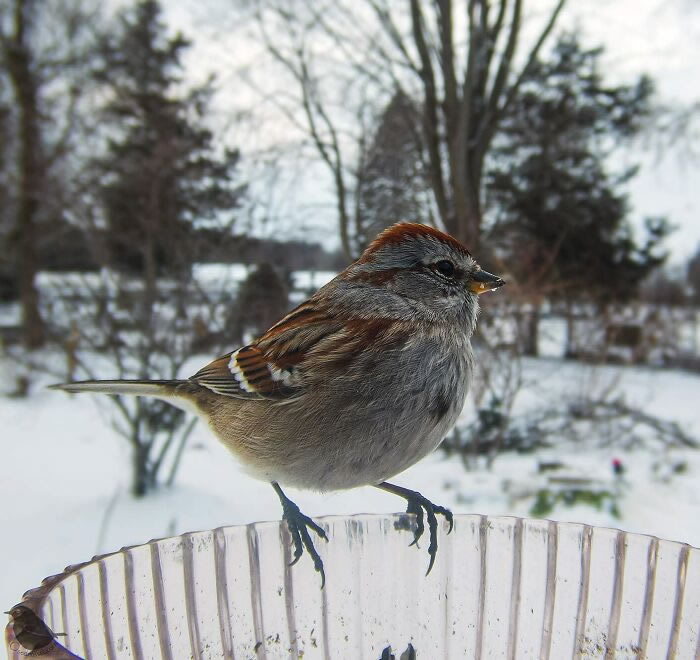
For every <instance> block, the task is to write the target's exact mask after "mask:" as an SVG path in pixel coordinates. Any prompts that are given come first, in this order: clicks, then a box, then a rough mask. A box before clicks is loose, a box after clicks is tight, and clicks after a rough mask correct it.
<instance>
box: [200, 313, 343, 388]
mask: <svg viewBox="0 0 700 660" xmlns="http://www.w3.org/2000/svg"><path fill="white" fill-rule="evenodd" d="M341 327H342V324H340V323H339V322H333V321H331V320H330V319H328V318H327V317H326V316H324V315H322V314H320V313H319V312H317V311H316V310H315V308H314V306H313V304H312V303H311V301H307V302H305V303H303V304H301V305H299V307H297V308H296V309H294V310H292V311H291V312H290V313H289V314H287V316H285V317H284V318H283V319H282V320H281V321H279V322H278V323H276V324H275V325H274V326H272V328H270V329H269V330H268V331H267V332H266V333H265V334H264V335H263V336H262V337H261V338H260V339H259V340H258V341H256V342H255V343H254V344H251V345H249V346H244V347H243V348H239V349H238V350H237V351H232V352H231V353H227V354H226V355H223V356H222V357H220V358H217V359H216V360H214V361H213V362H210V363H209V364H208V365H207V366H205V367H203V368H202V369H200V370H199V371H198V372H197V373H196V374H195V375H194V376H192V377H191V378H190V380H192V381H194V382H196V383H197V384H199V385H201V386H203V387H206V388H207V389H210V390H211V391H212V392H216V393H217V394H222V395H224V396H233V397H239V398H260V397H264V398H272V399H280V398H286V397H291V396H294V395H295V394H297V393H298V392H299V391H300V389H301V385H300V383H299V378H298V377H297V373H296V370H297V366H298V365H299V363H300V362H302V360H303V359H304V356H305V355H306V353H307V351H308V350H309V349H310V348H311V347H313V346H314V345H315V344H316V343H317V342H318V341H320V340H321V339H322V338H323V337H326V336H328V335H329V334H332V333H334V332H336V331H337V330H338V329H339V328H341Z"/></svg>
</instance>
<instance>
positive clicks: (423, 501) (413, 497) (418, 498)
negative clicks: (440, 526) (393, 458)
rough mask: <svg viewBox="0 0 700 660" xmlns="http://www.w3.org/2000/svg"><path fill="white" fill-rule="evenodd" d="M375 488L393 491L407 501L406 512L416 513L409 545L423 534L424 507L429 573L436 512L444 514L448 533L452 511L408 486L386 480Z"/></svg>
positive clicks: (433, 555) (435, 540) (451, 522)
mask: <svg viewBox="0 0 700 660" xmlns="http://www.w3.org/2000/svg"><path fill="white" fill-rule="evenodd" d="M377 488H381V489H382V490H386V491H387V492H389V493H394V495H398V496H399V497H403V498H404V499H405V500H406V501H407V502H408V506H407V507H406V513H415V514H416V531H415V532H414V533H413V541H412V543H411V545H414V544H416V543H418V539H419V538H420V537H421V536H422V535H423V531H424V530H425V526H424V525H423V510H424V509H425V514H426V517H427V518H428V529H429V530H430V545H429V546H428V554H429V555H430V564H429V565H428V570H427V572H426V575H427V574H428V573H430V571H431V570H432V569H433V564H434V563H435V555H436V554H437V547H438V545H437V518H436V517H435V514H436V513H439V514H440V515H443V516H445V520H447V522H448V523H450V528H449V529H448V530H447V533H448V534H449V533H450V532H451V531H452V527H453V526H454V521H453V520H452V511H450V510H449V509H445V508H444V507H441V506H438V505H437V504H433V503H432V502H431V501H430V500H429V499H428V498H426V497H423V495H421V494H420V493H419V492H418V491H416V490H409V489H408V488H402V487H401V486H395V485H394V484H390V483H388V482H386V481H383V482H382V483H380V484H377Z"/></svg>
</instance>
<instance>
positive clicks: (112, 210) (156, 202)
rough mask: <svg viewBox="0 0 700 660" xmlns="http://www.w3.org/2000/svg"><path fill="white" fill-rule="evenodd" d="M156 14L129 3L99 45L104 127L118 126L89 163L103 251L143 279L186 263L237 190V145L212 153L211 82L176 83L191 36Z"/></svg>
mask: <svg viewBox="0 0 700 660" xmlns="http://www.w3.org/2000/svg"><path fill="white" fill-rule="evenodd" d="M160 14H161V8H160V5H159V3H158V2H156V1H155V0H142V1H140V2H138V3H137V4H136V5H135V6H134V7H133V8H132V9H130V10H128V11H126V12H125V13H124V14H123V15H122V16H121V17H120V25H119V29H118V30H116V32H115V33H113V35H112V36H110V37H109V38H108V39H106V40H105V42H104V43H103V44H102V49H101V50H102V64H101V66H100V67H99V69H98V70H97V71H96V74H95V75H96V78H97V79H98V81H99V82H101V83H102V84H103V86H104V89H105V90H106V91H107V92H108V94H109V101H108V102H107V103H106V105H105V106H104V108H103V110H102V114H103V117H104V120H105V122H106V126H107V129H108V130H109V131H110V133H111V134H114V133H116V135H117V136H116V137H111V138H110V139H109V141H108V152H107V155H106V156H105V157H104V158H102V159H99V160H97V161H96V163H95V165H96V167H97V170H98V172H99V173H100V174H101V186H100V196H101V200H102V203H103V207H104V213H105V221H106V224H107V228H108V234H109V238H108V248H109V254H110V256H111V258H112V260H113V264H114V265H117V266H120V267H127V268H130V269H132V270H136V271H137V272H140V273H141V274H143V275H144V276H145V278H146V279H147V280H148V281H153V280H154V279H155V277H156V275H157V274H158V273H159V272H163V271H164V270H170V271H173V270H177V269H181V268H185V269H187V268H188V267H189V266H190V265H191V263H192V262H193V261H194V260H196V258H197V255H198V253H200V252H201V251H202V250H203V249H205V247H206V241H205V245H202V241H204V238H203V237H204V233H201V234H199V235H198V234H197V231H196V229H197V226H200V227H205V226H208V227H211V225H212V223H216V222H224V221H225V220H230V218H231V214H232V212H233V211H234V209H236V207H237V206H238V205H239V202H240V200H241V197H242V192H243V191H242V188H241V187H240V186H239V185H236V184H234V183H232V177H233V173H234V170H235V168H236V165H237V164H238V160H239V154H238V152H237V151H229V150H224V151H223V153H221V154H217V153H216V149H215V145H214V140H213V135H212V133H211V131H210V130H209V129H208V128H207V127H206V126H205V125H204V124H203V121H202V120H203V118H204V115H205V113H206V111H207V107H208V102H209V100H210V98H211V95H212V93H213V86H212V81H211V80H209V82H207V83H206V84H205V85H203V86H201V87H197V88H195V89H192V90H190V91H189V92H185V93H182V92H180V91H179V88H180V87H181V85H182V77H181V58H182V54H183V52H184V50H185V49H186V48H187V47H188V45H189V42H188V41H187V40H186V39H185V38H184V37H183V36H182V35H180V34H178V35H176V36H174V37H168V36H167V35H166V30H165V26H164V25H163V23H162V22H161V20H160ZM226 214H228V216H229V217H228V218H226V217H225V215H226Z"/></svg>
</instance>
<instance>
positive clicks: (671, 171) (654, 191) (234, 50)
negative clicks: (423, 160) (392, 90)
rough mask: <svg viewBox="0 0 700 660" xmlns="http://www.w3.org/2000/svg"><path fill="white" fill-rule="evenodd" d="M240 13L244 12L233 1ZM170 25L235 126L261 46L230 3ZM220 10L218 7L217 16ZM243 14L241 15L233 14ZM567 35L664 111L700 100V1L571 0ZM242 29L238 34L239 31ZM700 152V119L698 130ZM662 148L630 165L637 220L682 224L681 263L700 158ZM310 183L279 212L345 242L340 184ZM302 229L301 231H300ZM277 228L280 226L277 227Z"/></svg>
mask: <svg viewBox="0 0 700 660" xmlns="http://www.w3.org/2000/svg"><path fill="white" fill-rule="evenodd" d="M230 2H231V5H230V6H231V7H236V6H239V7H240V4H237V3H236V2H235V0H230ZM163 4H164V6H165V7H166V11H167V17H168V21H169V24H170V25H171V26H172V27H173V28H177V29H180V30H182V31H183V32H184V33H185V34H186V35H187V36H189V37H190V38H191V39H192V40H193V41H194V42H195V47H194V48H193V49H192V50H191V51H190V53H189V55H188V59H187V65H188V70H190V71H197V70H199V71H201V72H209V71H214V72H216V73H217V79H218V84H219V87H220V89H221V94H220V95H219V100H218V113H219V117H218V118H219V120H220V121H221V122H224V123H229V122H230V123H231V125H232V126H233V125H234V122H233V117H232V116H229V115H233V114H234V113H233V112H232V111H231V110H232V107H234V106H235V105H237V104H236V103H235V102H233V103H231V102H230V100H231V99H232V98H235V99H236V100H238V101H240V99H241V98H243V99H247V98H249V96H248V94H247V93H246V92H245V90H244V89H243V88H242V85H241V83H240V81H239V80H238V79H237V77H236V76H237V72H236V68H237V67H239V66H240V65H241V64H246V63H248V64H251V65H252V63H255V62H256V61H257V60H256V58H257V57H259V55H258V54H257V53H259V52H260V50H259V48H260V46H259V44H256V43H254V42H251V41H250V40H249V39H246V38H245V37H244V36H243V35H242V34H241V31H240V30H237V29H235V25H233V26H232V23H231V20H232V19H231V17H230V16H229V13H228V12H227V2H226V0H224V1H223V2H220V3H211V4H209V5H203V4H202V3H199V2H196V1H195V0H164V2H163ZM551 5H552V0H526V2H525V8H526V12H527V14H528V16H530V20H531V21H532V23H533V24H536V23H537V22H539V23H541V21H542V17H543V16H544V15H545V14H544V11H546V9H547V8H548V7H551ZM214 7H216V9H214ZM235 11H236V10H234V9H232V10H231V15H233V13H234V12H235ZM559 26H560V28H562V27H573V26H578V27H580V28H581V29H582V31H583V35H584V39H585V43H586V44H590V45H597V44H599V43H602V44H603V45H604V46H605V48H606V54H605V57H604V62H605V66H606V74H608V76H609V79H610V80H615V79H616V78H619V79H624V80H627V81H630V80H632V79H634V77H635V76H636V75H639V74H640V73H642V72H646V73H648V74H650V75H651V76H652V78H653V79H654V80H655V83H656V85H657V92H658V96H657V101H658V102H660V103H663V104H676V103H681V104H690V103H693V102H700V2H698V0H665V1H664V0H569V1H568V5H567V7H566V9H565V11H564V13H563V14H562V16H561V18H560V23H559ZM232 28H233V29H232ZM253 114H254V115H255V119H256V122H258V123H259V124H260V125H262V126H263V127H264V130H263V134H264V135H266V136H267V137H268V138H269V136H270V135H272V134H274V135H275V136H279V139H281V140H288V141H290V142H291V141H294V140H296V139H298V134H296V135H295V134H293V132H289V131H288V129H286V128H284V127H285V124H284V122H281V121H280V119H279V117H276V116H275V112H274V111H273V110H272V108H271V107H269V106H266V105H264V104H258V105H256V106H255V110H254V111H253ZM695 129H696V135H697V141H696V142H695V148H696V150H700V135H698V131H700V118H698V120H696V122H695ZM230 135H231V136H232V138H233V139H234V140H238V141H239V144H245V143H248V144H250V143H251V142H250V138H251V135H250V134H248V135H242V134H241V133H240V130H239V133H238V135H236V129H235V128H234V129H233V130H232V131H231V132H230ZM658 146H659V145H658V143H655V141H654V140H646V141H645V143H644V144H642V143H641V141H640V144H639V145H637V147H635V148H634V149H631V150H630V152H629V153H628V154H626V156H625V157H626V158H627V159H628V161H629V162H630V163H641V164H642V168H641V171H640V173H639V175H638V176H637V177H636V179H635V180H634V181H633V182H632V183H631V184H630V186H629V192H630V199H631V202H632V215H631V217H632V219H633V221H634V222H635V223H637V222H641V219H642V218H643V217H646V216H653V215H666V216H668V217H669V219H670V220H671V221H672V223H674V224H675V225H677V226H678V230H677V232H676V233H675V234H674V235H673V236H672V237H671V238H670V239H669V242H668V245H669V247H670V249H671V251H672V262H676V263H678V262H680V261H682V260H685V259H686V258H687V257H688V256H690V255H691V254H692V253H694V252H695V250H696V249H697V248H698V246H700V218H699V215H700V201H699V199H698V197H699V195H698V191H700V154H699V155H698V157H697V158H695V159H694V158H692V157H690V156H689V153H688V150H687V148H686V146H687V145H683V144H680V145H677V146H676V147H674V148H671V149H665V150H664V151H663V152H660V151H659V148H658ZM299 169H300V170H303V171H304V173H305V177H302V180H301V181H300V180H297V179H295V180H294V182H292V183H288V184H287V185H286V187H285V186H284V185H283V186H282V187H281V188H280V189H278V191H277V193H276V199H274V200H272V201H271V204H273V205H276V206H278V207H280V208H285V209H289V211H293V212H294V213H296V214H297V216H298V217H300V218H301V220H300V221H299V223H298V226H297V231H296V234H297V235H301V236H307V237H309V238H312V239H314V240H320V241H322V242H325V243H331V244H334V243H336V241H337V239H336V220H335V213H334V210H333V207H332V203H331V199H332V196H331V194H330V190H331V186H330V180H329V179H328V178H327V176H326V175H325V171H324V169H323V168H321V167H312V166H309V164H308V163H303V164H301V165H300V167H299ZM299 227H301V230H300V229H299ZM271 229H272V228H271Z"/></svg>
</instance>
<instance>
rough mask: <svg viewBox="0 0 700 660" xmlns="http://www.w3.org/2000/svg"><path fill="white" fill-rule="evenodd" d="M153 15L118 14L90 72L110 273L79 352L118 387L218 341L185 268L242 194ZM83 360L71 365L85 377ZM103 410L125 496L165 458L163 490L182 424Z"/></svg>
mask: <svg viewBox="0 0 700 660" xmlns="http://www.w3.org/2000/svg"><path fill="white" fill-rule="evenodd" d="M160 17H161V8H160V5H159V3H158V2H156V1H154V0H141V1H139V2H137V3H136V4H135V5H134V6H133V7H131V8H129V9H128V10H126V11H125V12H124V13H123V14H121V15H120V17H119V22H118V25H117V28H116V29H115V30H114V31H113V32H112V34H111V36H109V37H108V38H106V39H105V40H104V41H103V43H102V44H101V62H100V65H99V67H96V71H95V74H94V75H95V78H96V80H97V81H98V82H99V83H100V84H101V85H102V90H103V94H104V96H105V97H106V102H105V105H104V107H103V108H102V111H101V116H102V118H103V130H104V134H105V136H106V137H105V140H106V154H105V155H104V156H103V157H101V158H96V159H95V160H94V161H93V169H94V171H95V174H96V177H97V182H96V193H95V196H96V198H97V201H98V206H99V208H100V211H101V214H102V217H101V218H99V220H100V221H101V222H100V223H99V225H101V226H99V225H98V226H99V231H97V232H94V233H93V240H94V241H95V242H98V243H99V242H100V241H104V243H105V248H106V249H104V250H102V253H106V255H107V258H106V263H105V264H103V265H107V266H110V267H111V269H110V270H108V271H103V279H105V280H107V281H106V282H105V286H104V287H103V288H102V290H101V291H100V292H98V293H99V295H100V296H101V297H100V299H99V300H96V301H94V304H93V307H94V310H95V313H94V316H93V318H91V319H90V321H89V322H88V323H86V324H85V325H86V328H85V329H83V328H82V327H81V328H80V333H81V337H80V341H79V342H78V343H79V345H80V346H81V347H83V346H84V347H86V348H92V349H93V351H95V350H100V351H102V352H109V353H110V358H109V361H110V363H111V364H114V365H117V368H118V373H117V374H115V376H116V377H120V378H156V379H157V378H166V379H167V378H174V377H177V376H178V375H181V374H180V369H181V368H182V366H183V364H184V363H185V361H186V360H187V359H188V358H189V357H190V356H191V355H192V354H193V353H194V352H195V350H196V349H197V348H203V347H202V346H201V343H200V339H201V337H202V335H207V336H209V335H211V336H218V334H219V333H217V332H212V328H211V327H210V326H211V325H212V324H214V325H216V322H215V318H218V317H221V316H223V314H222V310H221V309H218V308H217V307H216V303H215V302H213V301H214V300H215V299H217V300H218V299H219V298H220V296H218V295H213V296H210V295H209V292H207V291H203V290H202V289H201V287H198V286H197V285H196V283H194V282H193V281H192V279H191V266H192V264H193V263H195V262H196V261H197V260H198V259H199V258H201V257H203V256H206V255H205V253H206V251H207V249H208V247H210V246H211V245H212V242H213V241H216V240H217V237H223V236H224V235H225V234H226V233H227V232H230V230H231V227H232V224H233V222H234V221H235V219H236V215H237V213H238V207H239V205H240V203H241V201H242V198H243V195H244V187H243V186H241V185H240V184H239V183H237V182H236V181H235V179H234V176H235V174H236V172H235V170H236V166H237V164H238V161H239V155H238V152H236V151H227V150H223V149H222V150H218V149H217V145H216V144H215V142H214V137H213V134H212V132H211V131H210V129H209V128H207V127H206V125H205V124H204V118H205V116H206V112H207V109H208V103H209V100H210V98H211V95H212V93H213V85H212V81H211V80H210V81H209V82H207V84H205V85H203V86H201V87H197V88H195V89H192V90H190V91H184V92H183V91H182V87H183V80H182V67H181V60H182V55H183V53H184V51H185V49H186V48H187V46H188V42H187V40H186V39H185V38H184V37H183V36H181V35H179V34H178V35H175V36H168V34H167V28H166V26H165V24H164V23H163V22H162V21H161V18H160ZM105 272H106V273H107V275H106V276H105V275H104V273H105ZM115 292H116V293H115ZM83 314H84V312H83ZM66 316H67V317H69V318H70V315H66ZM218 348H221V347H218ZM207 350H214V349H213V347H207ZM88 362H89V360H77V363H78V364H79V365H80V368H81V369H84V370H85V371H86V373H85V375H86V376H88V377H93V374H91V373H90V372H89V368H90V367H89V364H88ZM80 375H81V376H82V374H80ZM109 405H110V406H111V410H112V412H113V413H114V415H115V422H114V426H115V428H116V429H117V430H118V431H119V433H120V434H121V435H123V436H124V437H125V438H126V439H127V440H128V441H129V443H130V444H131V448H132V466H133V467H132V492H133V493H134V494H135V495H136V496H142V495H145V494H146V493H148V492H149V491H150V490H152V489H154V488H155V487H157V485H158V484H159V481H160V474H161V473H162V471H163V469H164V465H165V461H166V460H168V461H170V463H171V465H172V469H171V473H170V474H171V476H170V478H169V480H168V481H169V482H170V481H172V476H173V475H174V469H175V468H176V467H177V464H178V461H179V457H180V456H181V455H182V448H183V447H184V443H185V442H186V440H187V437H188V435H189V432H190V430H191V428H192V424H189V425H187V426H184V424H183V422H184V415H183V414H182V412H181V411H177V410H175V409H173V408H172V407H170V406H168V405H164V404H162V402H157V401H150V400H148V401H147V400H145V399H136V400H135V401H132V400H127V399H125V398H122V397H112V398H110V400H109ZM176 445H177V446H178V449H177V450H176V451H173V450H174V448H175V446H176ZM173 455H174V457H172V456H173Z"/></svg>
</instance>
